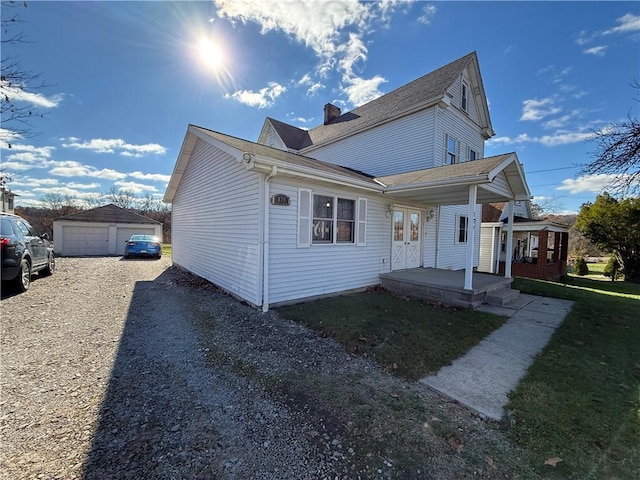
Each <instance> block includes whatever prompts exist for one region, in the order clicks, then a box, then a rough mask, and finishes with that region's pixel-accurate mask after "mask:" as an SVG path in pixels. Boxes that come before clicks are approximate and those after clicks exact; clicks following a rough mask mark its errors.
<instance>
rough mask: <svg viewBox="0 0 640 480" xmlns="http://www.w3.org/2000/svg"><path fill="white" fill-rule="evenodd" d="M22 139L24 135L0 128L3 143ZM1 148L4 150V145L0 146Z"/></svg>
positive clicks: (0, 137) (0, 138)
mask: <svg viewBox="0 0 640 480" xmlns="http://www.w3.org/2000/svg"><path fill="white" fill-rule="evenodd" d="M20 138H22V135H20V134H19V133H18V132H14V131H13V130H7V129H6V128H2V127H0V140H2V141H3V142H13V141H14V140H18V139H20ZM0 147H2V148H4V145H0Z"/></svg>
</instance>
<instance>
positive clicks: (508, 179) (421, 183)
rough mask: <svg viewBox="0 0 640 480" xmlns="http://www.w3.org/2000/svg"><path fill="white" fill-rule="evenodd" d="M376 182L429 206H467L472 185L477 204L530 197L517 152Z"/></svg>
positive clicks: (401, 196) (394, 194)
mask: <svg viewBox="0 0 640 480" xmlns="http://www.w3.org/2000/svg"><path fill="white" fill-rule="evenodd" d="M376 181H378V182H380V183H381V184H382V185H383V186H384V187H385V190H384V193H386V194H388V195H389V196H390V197H393V198H397V199H399V200H403V201H411V202H421V203H427V204H430V205H465V204H467V203H468V202H469V187H470V186H471V185H477V186H478V187H479V188H478V194H477V202H478V203H489V202H499V201H505V200H529V199H530V198H531V192H530V191H529V186H528V185H527V181H526V179H525V176H524V171H523V169H522V165H521V164H520V161H519V160H518V156H517V155H516V154H515V152H513V153H506V154H503V155H497V156H494V157H488V158H483V159H480V160H474V161H470V162H463V163H457V164H454V165H444V166H441V167H436V168H429V169H425V170H417V171H414V172H407V173H401V174H397V175H389V176H386V177H380V178H376Z"/></svg>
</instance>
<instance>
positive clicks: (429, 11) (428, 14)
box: [418, 3, 438, 25]
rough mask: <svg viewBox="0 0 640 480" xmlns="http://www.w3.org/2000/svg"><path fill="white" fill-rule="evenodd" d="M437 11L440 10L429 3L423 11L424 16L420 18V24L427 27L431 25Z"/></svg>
mask: <svg viewBox="0 0 640 480" xmlns="http://www.w3.org/2000/svg"><path fill="white" fill-rule="evenodd" d="M437 11H438V9H437V8H436V6H435V5H432V4H430V3H428V4H427V5H425V6H424V8H423V9H422V15H420V16H419V17H418V22H420V23H424V24H425V25H429V24H430V23H431V20H432V19H433V17H434V16H435V14H436V12H437Z"/></svg>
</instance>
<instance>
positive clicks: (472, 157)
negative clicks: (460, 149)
mask: <svg viewBox="0 0 640 480" xmlns="http://www.w3.org/2000/svg"><path fill="white" fill-rule="evenodd" d="M477 158H478V152H476V151H475V150H474V149H473V148H470V149H469V160H470V161H471V160H476V159H477Z"/></svg>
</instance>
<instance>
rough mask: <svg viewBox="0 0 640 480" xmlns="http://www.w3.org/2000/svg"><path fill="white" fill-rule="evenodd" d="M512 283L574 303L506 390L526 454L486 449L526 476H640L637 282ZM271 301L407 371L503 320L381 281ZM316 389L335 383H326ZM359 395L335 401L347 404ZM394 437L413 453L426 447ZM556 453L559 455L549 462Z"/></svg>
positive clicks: (457, 349)
mask: <svg viewBox="0 0 640 480" xmlns="http://www.w3.org/2000/svg"><path fill="white" fill-rule="evenodd" d="M591 265H592V264H591ZM595 270H596V269H594V271H593V272H592V274H593V275H599V273H596V271H595ZM513 286H514V288H517V289H519V290H521V291H522V292H523V293H530V294H533V295H541V296H549V297H556V298H564V299H569V300H573V301H575V302H576V303H575V305H574V307H573V309H572V310H571V312H570V313H569V314H568V316H567V318H566V320H565V322H564V323H563V324H562V325H561V326H560V327H559V328H558V330H557V331H556V333H555V335H554V336H553V337H552V339H551V341H550V342H549V344H548V346H547V348H546V349H545V350H544V351H543V352H542V353H541V354H540V355H539V356H538V357H537V358H536V360H535V362H534V364H533V365H532V366H531V368H530V369H529V371H528V373H527V375H526V376H525V378H524V379H523V380H522V382H521V383H520V385H519V386H518V388H517V389H516V391H515V392H513V393H512V394H511V396H510V403H509V405H508V409H509V410H511V411H512V415H511V416H510V417H509V418H507V419H506V420H505V421H504V422H503V424H501V426H500V427H499V428H500V429H501V430H503V431H504V432H505V434H506V435H507V436H508V438H510V439H511V441H513V442H514V443H515V444H516V445H517V446H518V447H520V448H522V449H523V452H524V454H523V455H521V456H514V454H513V453H506V452H507V451H506V450H503V451H502V452H501V451H498V450H496V451H494V452H490V454H489V456H493V455H495V456H500V455H502V456H503V457H504V459H505V460H504V462H505V463H510V464H512V465H514V467H513V470H512V472H511V474H513V475H515V476H521V477H522V478H558V479H559V478H576V479H578V478H580V479H630V478H640V285H634V284H630V283H626V282H615V283H614V282H611V281H604V280H603V279H601V278H594V277H590V276H586V277H577V276H567V277H565V279H564V283H562V282H559V283H554V282H545V281H537V280H530V279H520V278H518V279H515V280H514V285H513ZM277 310H278V311H279V313H280V314H281V315H283V316H285V317H288V318H291V319H293V320H296V321H298V322H300V323H303V324H305V325H307V326H309V327H310V328H313V329H315V330H317V331H319V332H320V333H321V334H322V335H327V336H331V337H333V338H334V339H336V340H338V341H339V342H340V343H342V344H343V345H344V347H345V349H346V350H347V351H349V352H356V353H358V354H361V355H366V356H368V357H370V358H373V359H375V360H376V361H377V362H378V363H380V364H381V365H382V366H384V367H385V368H387V369H388V370H389V371H392V372H393V373H395V374H397V375H400V376H402V377H404V378H407V379H409V380H414V379H417V378H420V377H422V376H424V375H427V374H429V373H431V372H435V371H437V370H438V369H439V368H440V367H442V366H444V365H447V364H449V363H450V362H451V361H452V360H454V359H455V358H457V357H459V356H461V355H462V354H464V353H465V352H466V351H467V350H468V349H469V348H470V347H471V346H472V345H474V344H476V343H477V342H478V341H480V340H481V339H482V338H484V337H485V336H486V335H488V334H489V333H490V332H491V331H492V330H493V329H495V328H497V327H498V326H500V325H501V324H502V322H503V321H504V320H505V319H504V318H500V317H494V316H491V315H487V314H482V313H479V312H474V311H469V310H460V309H448V308H443V307H435V306H432V305H429V304H426V303H423V302H420V301H417V300H407V299H406V298H403V297H398V296H394V295H391V294H389V293H385V292H382V291H375V292H367V293H362V294H358V295H349V296H343V297H334V298H328V299H322V300H318V301H315V302H311V303H305V304H300V305H294V306H287V307H282V308H279V309H277ZM305 388H306V387H305ZM336 388H337V387H336ZM311 390H312V388H311V387H310V386H309V387H308V391H311ZM318 391H319V392H324V391H331V390H330V389H328V388H327V385H323V386H322V388H320V387H319V388H318ZM318 395H320V394H318ZM330 396H331V398H343V397H344V395H337V396H336V395H333V394H331V395H330ZM317 398H321V397H317ZM354 398H355V397H354ZM344 401H345V402H347V400H344ZM334 403H335V400H331V401H328V400H327V402H326V404H327V405H333V404H334ZM358 405H359V404H357V405H356V404H353V405H352V404H351V403H345V404H344V405H342V406H341V407H340V408H341V409H342V410H344V411H345V412H347V413H349V412H352V411H358V409H357V408H356V407H358ZM425 407H426V408H430V407H429V406H425ZM412 408H413V407H412ZM418 411H419V410H415V411H413V410H411V409H409V408H408V409H407V411H406V412H404V413H403V416H402V418H403V419H404V420H403V421H407V422H409V423H411V421H410V418H411V416H415V418H414V421H415V422H420V421H421V415H422V416H424V415H425V414H424V412H422V414H421V415H419V414H417V413H415V412H418ZM374 413H375V415H377V416H376V417H375V418H378V420H379V421H380V423H381V424H383V423H384V419H385V418H387V419H388V418H389V417H387V416H386V415H387V414H388V412H386V413H385V412H384V411H383V410H381V409H380V408H378V409H377V410H376V409H374V410H372V412H370V413H369V414H368V415H369V417H367V418H373V417H371V415H374ZM349 414H351V413H349ZM345 415H346V414H345ZM365 423H366V422H365ZM363 425H364V424H363ZM363 428H364V427H363ZM365 431H367V430H365ZM407 435H408V430H407ZM411 438H417V437H411ZM379 441H380V442H383V440H379ZM382 444H383V443H380V445H382ZM395 447H396V449H399V450H402V449H403V448H406V449H407V452H410V451H412V452H413V454H415V455H416V456H417V453H420V452H421V451H422V450H421V449H416V448H413V447H411V446H408V445H403V446H400V445H399V444H396V445H395ZM399 450H398V452H399ZM553 458H559V459H561V461H560V462H558V463H557V464H556V466H555V467H553V466H550V465H545V461H547V460H549V459H553ZM552 463H554V462H552ZM511 474H509V475H511Z"/></svg>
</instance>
